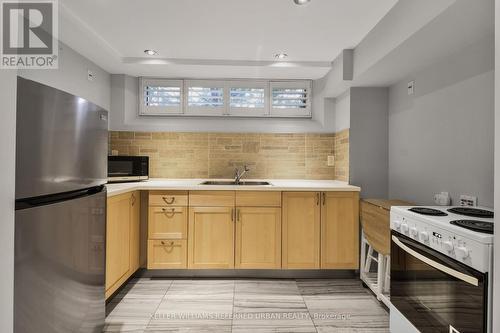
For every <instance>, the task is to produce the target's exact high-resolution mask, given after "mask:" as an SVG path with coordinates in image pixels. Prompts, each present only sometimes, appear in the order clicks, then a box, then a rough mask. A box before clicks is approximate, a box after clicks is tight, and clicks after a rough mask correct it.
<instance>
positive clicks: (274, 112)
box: [269, 80, 312, 118]
mask: <svg viewBox="0 0 500 333" xmlns="http://www.w3.org/2000/svg"><path fill="white" fill-rule="evenodd" d="M274 88H282V89H287V88H289V89H294V88H295V89H298V88H303V89H306V93H307V95H306V98H307V99H306V107H305V108H302V109H301V108H274V107H273V89H274ZM311 105H312V82H311V80H294V81H291V80H287V81H278V80H273V81H269V110H270V112H269V113H270V116H271V117H276V118H297V117H300V118H311V117H312V112H311V109H312V108H311Z"/></svg>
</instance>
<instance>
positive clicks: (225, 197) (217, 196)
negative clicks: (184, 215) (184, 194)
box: [189, 191, 234, 207]
mask: <svg viewBox="0 0 500 333" xmlns="http://www.w3.org/2000/svg"><path fill="white" fill-rule="evenodd" d="M189 206H191V207H234V192H233V191H193V192H189Z"/></svg>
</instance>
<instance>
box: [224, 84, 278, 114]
mask: <svg viewBox="0 0 500 333" xmlns="http://www.w3.org/2000/svg"><path fill="white" fill-rule="evenodd" d="M228 88H229V115H231V116H248V117H252V116H253V117H255V116H265V115H268V114H269V107H268V105H269V103H268V100H269V99H268V93H269V88H268V83H267V82H266V81H251V80H248V81H229V82H228Z"/></svg>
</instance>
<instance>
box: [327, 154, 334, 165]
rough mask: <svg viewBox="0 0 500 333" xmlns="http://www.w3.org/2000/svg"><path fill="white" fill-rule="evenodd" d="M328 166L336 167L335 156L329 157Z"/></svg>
mask: <svg viewBox="0 0 500 333" xmlns="http://www.w3.org/2000/svg"><path fill="white" fill-rule="evenodd" d="M327 165H328V166H335V156H333V155H328V162H327Z"/></svg>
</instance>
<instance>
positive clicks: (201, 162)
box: [109, 130, 349, 181]
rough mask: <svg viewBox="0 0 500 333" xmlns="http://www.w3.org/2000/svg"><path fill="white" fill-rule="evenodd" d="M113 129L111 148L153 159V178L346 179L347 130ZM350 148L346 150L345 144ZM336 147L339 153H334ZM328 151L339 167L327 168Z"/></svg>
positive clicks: (151, 162) (151, 165)
mask: <svg viewBox="0 0 500 333" xmlns="http://www.w3.org/2000/svg"><path fill="white" fill-rule="evenodd" d="M344 132H346V131H342V132H340V133H339V134H267V133H266V134H259V133H248V134H246V133H245V134H234V133H181V132H117V131H112V132H110V140H109V142H110V150H116V151H118V154H120V155H147V156H149V157H150V177H152V178H233V176H234V169H235V168H237V167H242V166H243V165H245V164H246V165H248V166H249V168H250V171H249V172H248V174H247V175H246V177H248V178H269V179H273V178H274V179H285V178H290V179H338V180H344V181H346V180H347V179H348V164H349V162H348V161H349V156H348V154H349V152H348V151H349V149H348V146H349V133H348V130H347V133H344ZM345 147H347V149H346V148H345ZM336 150H338V151H336ZM329 155H334V156H335V166H328V165H327V160H328V156H329Z"/></svg>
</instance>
